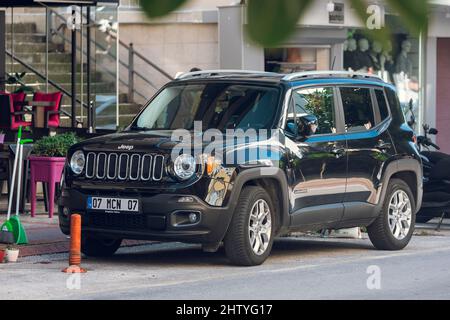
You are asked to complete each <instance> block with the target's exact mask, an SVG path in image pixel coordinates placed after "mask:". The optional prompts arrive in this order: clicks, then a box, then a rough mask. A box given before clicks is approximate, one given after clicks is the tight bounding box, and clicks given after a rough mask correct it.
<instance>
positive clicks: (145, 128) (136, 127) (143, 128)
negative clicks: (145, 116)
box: [130, 126, 152, 131]
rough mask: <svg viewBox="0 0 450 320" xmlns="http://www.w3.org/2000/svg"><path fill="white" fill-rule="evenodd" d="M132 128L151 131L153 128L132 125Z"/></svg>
mask: <svg viewBox="0 0 450 320" xmlns="http://www.w3.org/2000/svg"><path fill="white" fill-rule="evenodd" d="M130 130H133V131H149V130H152V129H151V128H147V127H139V126H132V127H130Z"/></svg>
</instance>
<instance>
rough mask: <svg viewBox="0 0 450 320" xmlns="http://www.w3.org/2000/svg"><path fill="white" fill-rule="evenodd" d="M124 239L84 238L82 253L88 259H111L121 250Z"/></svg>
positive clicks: (86, 236) (88, 236) (87, 236)
mask: <svg viewBox="0 0 450 320" xmlns="http://www.w3.org/2000/svg"><path fill="white" fill-rule="evenodd" d="M121 243H122V239H107V238H100V237H94V236H90V235H85V236H82V240H81V252H82V253H83V254H85V255H86V256H88V257H109V256H112V255H113V254H114V253H116V251H117V249H119V247H120V244H121Z"/></svg>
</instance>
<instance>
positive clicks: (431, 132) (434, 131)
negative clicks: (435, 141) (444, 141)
mask: <svg viewBox="0 0 450 320" xmlns="http://www.w3.org/2000/svg"><path fill="white" fill-rule="evenodd" d="M428 133H429V134H432V135H437V134H438V133H439V131H438V130H437V129H435V128H430V130H428Z"/></svg>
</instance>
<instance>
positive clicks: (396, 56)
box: [119, 0, 450, 152]
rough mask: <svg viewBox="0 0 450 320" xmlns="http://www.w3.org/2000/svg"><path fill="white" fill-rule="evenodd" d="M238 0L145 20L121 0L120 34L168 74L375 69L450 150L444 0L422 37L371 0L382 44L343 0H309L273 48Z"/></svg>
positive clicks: (448, 11) (435, 4)
mask: <svg viewBox="0 0 450 320" xmlns="http://www.w3.org/2000/svg"><path fill="white" fill-rule="evenodd" d="M244 2H245V1H231V0H225V1H224V0H215V1H211V0H191V1H189V2H188V3H187V4H186V5H185V6H184V7H182V8H181V9H179V10H177V11H176V12H175V13H172V14H170V15H169V16H167V17H164V18H162V19H157V20H149V19H147V18H146V17H145V16H144V15H143V14H142V12H141V10H140V9H139V7H138V0H122V2H121V7H120V10H119V11H120V14H119V22H120V33H121V39H122V41H128V42H133V44H134V47H135V48H136V49H137V50H141V51H142V52H145V54H146V55H147V56H148V57H149V59H151V60H152V61H154V62H155V63H157V64H158V65H160V66H161V67H162V68H163V69H164V70H166V71H167V72H169V73H171V74H173V75H174V74H176V73H177V72H181V71H187V70H189V69H190V68H192V67H198V68H201V69H217V68H224V69H252V70H261V71H262V70H266V71H278V72H294V71H302V70H329V69H334V70H344V69H345V70H349V69H351V70H355V71H364V72H370V73H375V74H379V75H380V76H382V77H383V78H384V79H385V80H386V81H389V82H391V83H393V84H394V85H395V86H396V87H397V89H398V92H399V96H400V99H401V102H402V104H403V106H404V110H405V115H406V117H409V116H410V112H411V111H410V106H411V107H412V111H413V113H414V114H415V116H416V119H417V126H416V128H415V129H416V130H417V131H419V132H420V130H421V125H422V123H428V124H430V125H431V126H435V127H437V129H438V130H439V131H440V133H439V135H438V137H437V142H438V143H439V144H440V145H442V147H443V150H444V151H446V152H450V140H449V139H447V137H449V136H450V126H448V123H450V103H448V101H450V99H448V98H450V97H449V96H448V95H449V94H450V90H449V89H450V38H449V35H448V30H450V1H449V0H435V1H430V12H429V28H428V34H422V35H420V36H414V35H412V34H410V32H409V31H408V30H407V28H405V27H404V26H403V24H402V23H401V21H400V19H399V18H398V16H397V15H396V14H395V13H394V12H392V11H391V10H390V9H389V8H388V7H386V6H385V5H384V4H383V2H382V1H375V2H374V4H376V5H377V6H378V8H379V13H380V14H381V15H382V19H381V21H382V23H383V24H384V25H386V26H387V27H388V28H389V29H390V31H391V32H392V41H391V43H390V44H389V45H387V46H386V47H385V48H383V47H382V46H381V45H380V44H379V43H377V42H374V41H371V40H370V39H369V38H367V37H366V36H365V35H366V31H367V26H366V25H365V24H364V23H362V22H361V21H360V20H359V19H358V18H357V16H356V14H355V11H354V9H353V8H352V6H351V4H350V2H349V1H344V0H339V1H329V0H318V1H314V4H313V5H312V6H311V7H310V8H309V9H308V12H307V13H306V14H305V15H304V17H303V18H302V19H301V20H300V21H299V23H298V27H297V30H296V32H295V33H294V34H293V35H292V37H291V38H290V39H288V40H287V41H286V42H285V43H283V44H282V45H281V46H279V47H277V48H262V47H260V46H257V45H255V44H253V43H252V42H251V41H250V40H249V39H248V37H247V35H246V33H245V24H246V12H245V10H246V6H245V3H244ZM330 3H332V4H333V6H332V7H330ZM149 72H151V71H150V70H149ZM156 79H157V77H155V81H157V80H156ZM161 80H162V81H161V82H160V83H158V85H161V84H162V83H163V82H164V81H165V79H161Z"/></svg>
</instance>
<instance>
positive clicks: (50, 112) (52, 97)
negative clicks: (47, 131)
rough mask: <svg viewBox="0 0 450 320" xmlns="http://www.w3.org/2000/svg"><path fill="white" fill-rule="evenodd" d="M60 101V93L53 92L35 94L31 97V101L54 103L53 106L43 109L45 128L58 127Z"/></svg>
mask: <svg viewBox="0 0 450 320" xmlns="http://www.w3.org/2000/svg"><path fill="white" fill-rule="evenodd" d="M61 100H62V93H61V92H54V93H44V92H36V93H35V94H34V96H33V101H45V102H54V104H53V106H51V107H45V110H44V112H45V125H44V127H45V128H49V127H53V128H57V127H59V122H60V116H61V110H60V108H61Z"/></svg>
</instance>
